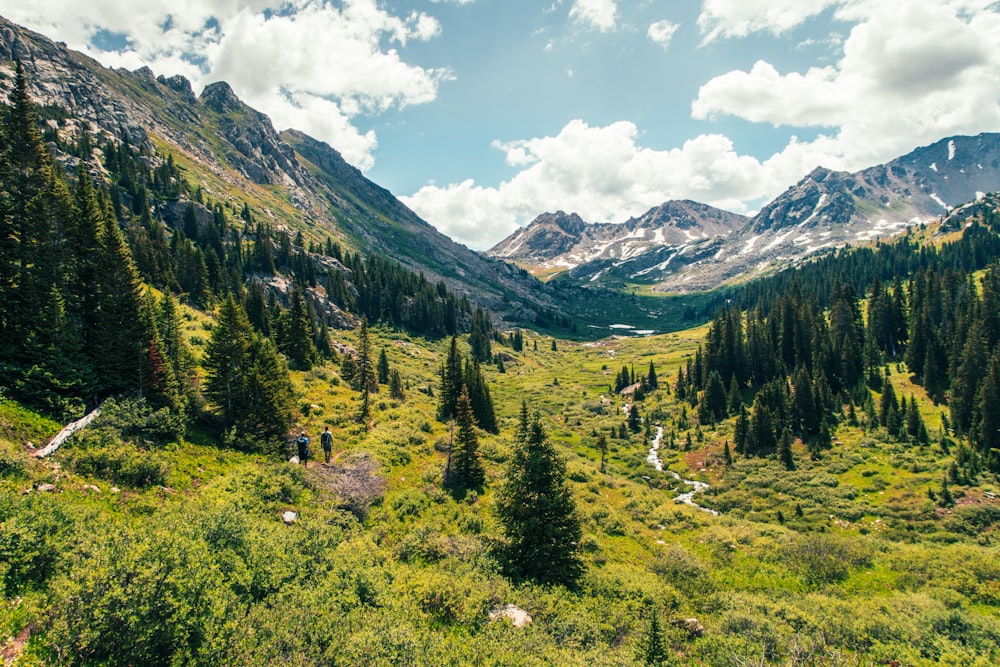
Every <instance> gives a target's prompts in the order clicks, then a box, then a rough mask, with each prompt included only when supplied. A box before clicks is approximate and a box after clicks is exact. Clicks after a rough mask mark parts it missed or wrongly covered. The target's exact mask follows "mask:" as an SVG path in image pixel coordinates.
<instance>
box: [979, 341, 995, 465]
mask: <svg viewBox="0 0 1000 667" xmlns="http://www.w3.org/2000/svg"><path fill="white" fill-rule="evenodd" d="M978 401H979V406H978V407H979V424H978V433H977V438H976V440H977V443H978V445H979V449H980V451H981V452H982V453H983V455H984V456H986V457H989V456H991V452H993V451H994V450H1000V351H996V352H994V353H993V355H992V356H991V357H990V362H989V364H988V365H987V367H986V377H984V378H983V382H982V385H981V386H980V388H979V398H978Z"/></svg>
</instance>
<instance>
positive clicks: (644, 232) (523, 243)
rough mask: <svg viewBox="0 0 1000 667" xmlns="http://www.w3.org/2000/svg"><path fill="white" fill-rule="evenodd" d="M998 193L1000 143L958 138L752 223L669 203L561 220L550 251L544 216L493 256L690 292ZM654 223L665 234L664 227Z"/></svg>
mask: <svg viewBox="0 0 1000 667" xmlns="http://www.w3.org/2000/svg"><path fill="white" fill-rule="evenodd" d="M996 190H1000V134H980V135H978V136H975V137H951V138H948V139H943V140H941V141H938V142H936V143H934V144H931V145H930V146H926V147H923V148H918V149H916V150H914V151H912V152H911V153H908V154H907V155H904V156H902V157H900V158H897V159H895V160H892V161H891V162H888V163H886V164H882V165H878V166H875V167H871V168H869V169H863V170H861V171H858V172H855V173H847V172H835V171H830V170H829V169H824V168H817V169H815V170H813V171H812V172H811V173H810V174H808V175H807V176H806V177H805V178H803V179H802V180H801V181H799V182H798V183H797V184H796V185H794V186H792V187H790V188H789V189H788V190H786V191H785V192H784V193H782V194H781V195H780V196H778V197H777V198H775V200H774V201H772V202H771V203H769V204H768V205H766V206H765V207H764V208H763V209H761V211H760V212H759V213H758V214H757V215H756V216H754V217H753V218H752V219H749V218H745V217H743V216H738V215H736V214H732V213H726V212H724V211H719V210H718V209H713V208H711V207H709V206H705V205H702V204H695V203H693V202H668V203H667V204H664V206H662V207H660V208H658V209H653V210H652V211H650V212H649V213H647V214H646V215H644V216H642V217H641V218H638V219H633V220H629V221H628V222H626V223H622V224H621V225H610V224H606V223H605V224H601V223H597V224H588V223H584V222H583V221H582V220H580V219H579V217H578V216H567V215H566V214H565V213H561V214H555V217H560V216H561V217H563V218H568V219H573V220H574V224H573V225H562V226H560V227H559V228H560V229H561V230H562V231H563V236H562V237H560V240H559V242H558V243H554V244H553V245H552V246H551V247H550V248H548V249H547V248H546V247H545V243H546V242H547V240H549V239H551V238H553V232H552V229H553V216H550V215H543V216H539V218H538V219H536V220H535V221H534V222H532V223H531V224H530V225H528V226H527V227H524V228H523V229H520V230H518V231H517V232H515V233H514V234H512V235H511V236H510V237H508V238H507V239H505V240H504V241H502V242H500V243H499V244H497V245H496V246H495V247H494V248H493V249H491V250H490V251H489V252H490V254H491V255H493V256H496V257H503V258H506V259H510V260H512V261H516V262H517V263H518V264H521V265H522V266H525V267H526V268H531V269H545V270H547V271H548V273H551V272H552V271H553V270H557V269H560V270H563V271H565V272H567V273H568V275H569V276H570V277H571V278H573V279H575V280H576V281H578V282H581V283H591V282H603V283H618V284H620V283H622V282H642V283H651V284H653V285H654V289H656V290H659V291H682V292H688V291H696V290H704V289H711V288H714V287H717V286H718V285H720V284H722V283H724V282H726V281H728V280H733V279H736V278H740V279H746V278H749V277H752V276H754V275H759V274H762V273H765V272H768V271H773V270H774V269H775V268H777V267H782V266H787V265H789V264H792V263H795V262H798V261H801V260H802V259H805V258H807V257H809V256H811V255H813V254H814V253H816V252H821V251H823V250H826V249H829V248H834V247H839V246H843V245H846V244H849V243H864V242H868V241H872V240H875V239H876V238H887V237H890V236H893V235H896V234H899V233H901V232H903V231H904V230H905V229H906V228H907V227H909V226H911V225H914V224H919V223H922V222H929V221H932V220H935V219H937V218H939V217H941V216H943V215H946V214H947V213H948V212H949V211H951V210H953V209H954V207H956V206H961V205H963V204H966V203H967V202H970V201H975V200H976V199H979V198H982V197H983V196H984V194H985V193H988V192H993V191H996ZM657 212H660V213H659V218H657ZM685 214H687V216H686V217H685ZM657 219H660V220H663V221H665V224H664V225H663V226H662V227H657V226H656V220H657ZM657 229H659V230H662V232H661V233H657V231H656V230H657Z"/></svg>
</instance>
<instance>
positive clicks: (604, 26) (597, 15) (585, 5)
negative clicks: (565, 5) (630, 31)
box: [569, 0, 618, 32]
mask: <svg viewBox="0 0 1000 667" xmlns="http://www.w3.org/2000/svg"><path fill="white" fill-rule="evenodd" d="M569 15H570V18H572V19H575V20H577V21H579V22H581V23H586V24H588V25H590V26H591V27H593V28H597V29H598V30H600V31H601V32H610V31H612V30H614V29H615V22H616V21H617V17H618V4H617V3H616V2H615V0H574V2H573V7H572V8H570V10H569Z"/></svg>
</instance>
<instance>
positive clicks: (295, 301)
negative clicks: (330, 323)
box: [279, 285, 367, 371]
mask: <svg viewBox="0 0 1000 667" xmlns="http://www.w3.org/2000/svg"><path fill="white" fill-rule="evenodd" d="M364 326H365V324H362V327H364ZM366 334H367V331H366ZM313 338H314V335H313V319H312V318H311V317H310V316H309V310H308V308H307V307H306V302H305V298H304V297H303V295H302V290H301V289H300V288H299V286H298V285H295V286H294V287H293V288H292V294H291V297H290V303H289V307H288V310H287V311H286V312H285V313H284V314H283V317H282V323H281V337H280V345H279V348H280V350H281V351H282V352H283V353H284V355H285V356H286V357H287V358H288V363H289V365H290V366H291V367H292V368H294V369H296V370H300V371H307V370H309V369H310V368H312V367H313V364H315V363H316V362H317V360H318V358H319V353H318V352H317V351H316V345H315V344H314V343H313Z"/></svg>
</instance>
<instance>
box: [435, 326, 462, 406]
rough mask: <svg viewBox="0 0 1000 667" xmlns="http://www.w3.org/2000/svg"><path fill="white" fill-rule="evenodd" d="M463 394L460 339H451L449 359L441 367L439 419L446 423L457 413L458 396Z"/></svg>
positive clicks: (453, 337)
mask: <svg viewBox="0 0 1000 667" xmlns="http://www.w3.org/2000/svg"><path fill="white" fill-rule="evenodd" d="M461 392H462V357H461V355H459V353H458V338H457V337H456V336H452V337H451V345H450V346H449V348H448V357H447V359H445V362H444V364H443V365H442V366H441V391H440V393H439V394H438V410H437V418H438V420H439V421H443V422H446V421H448V420H449V419H451V418H452V416H453V415H454V412H455V404H456V403H457V402H458V395H459V394H460V393H461Z"/></svg>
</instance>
